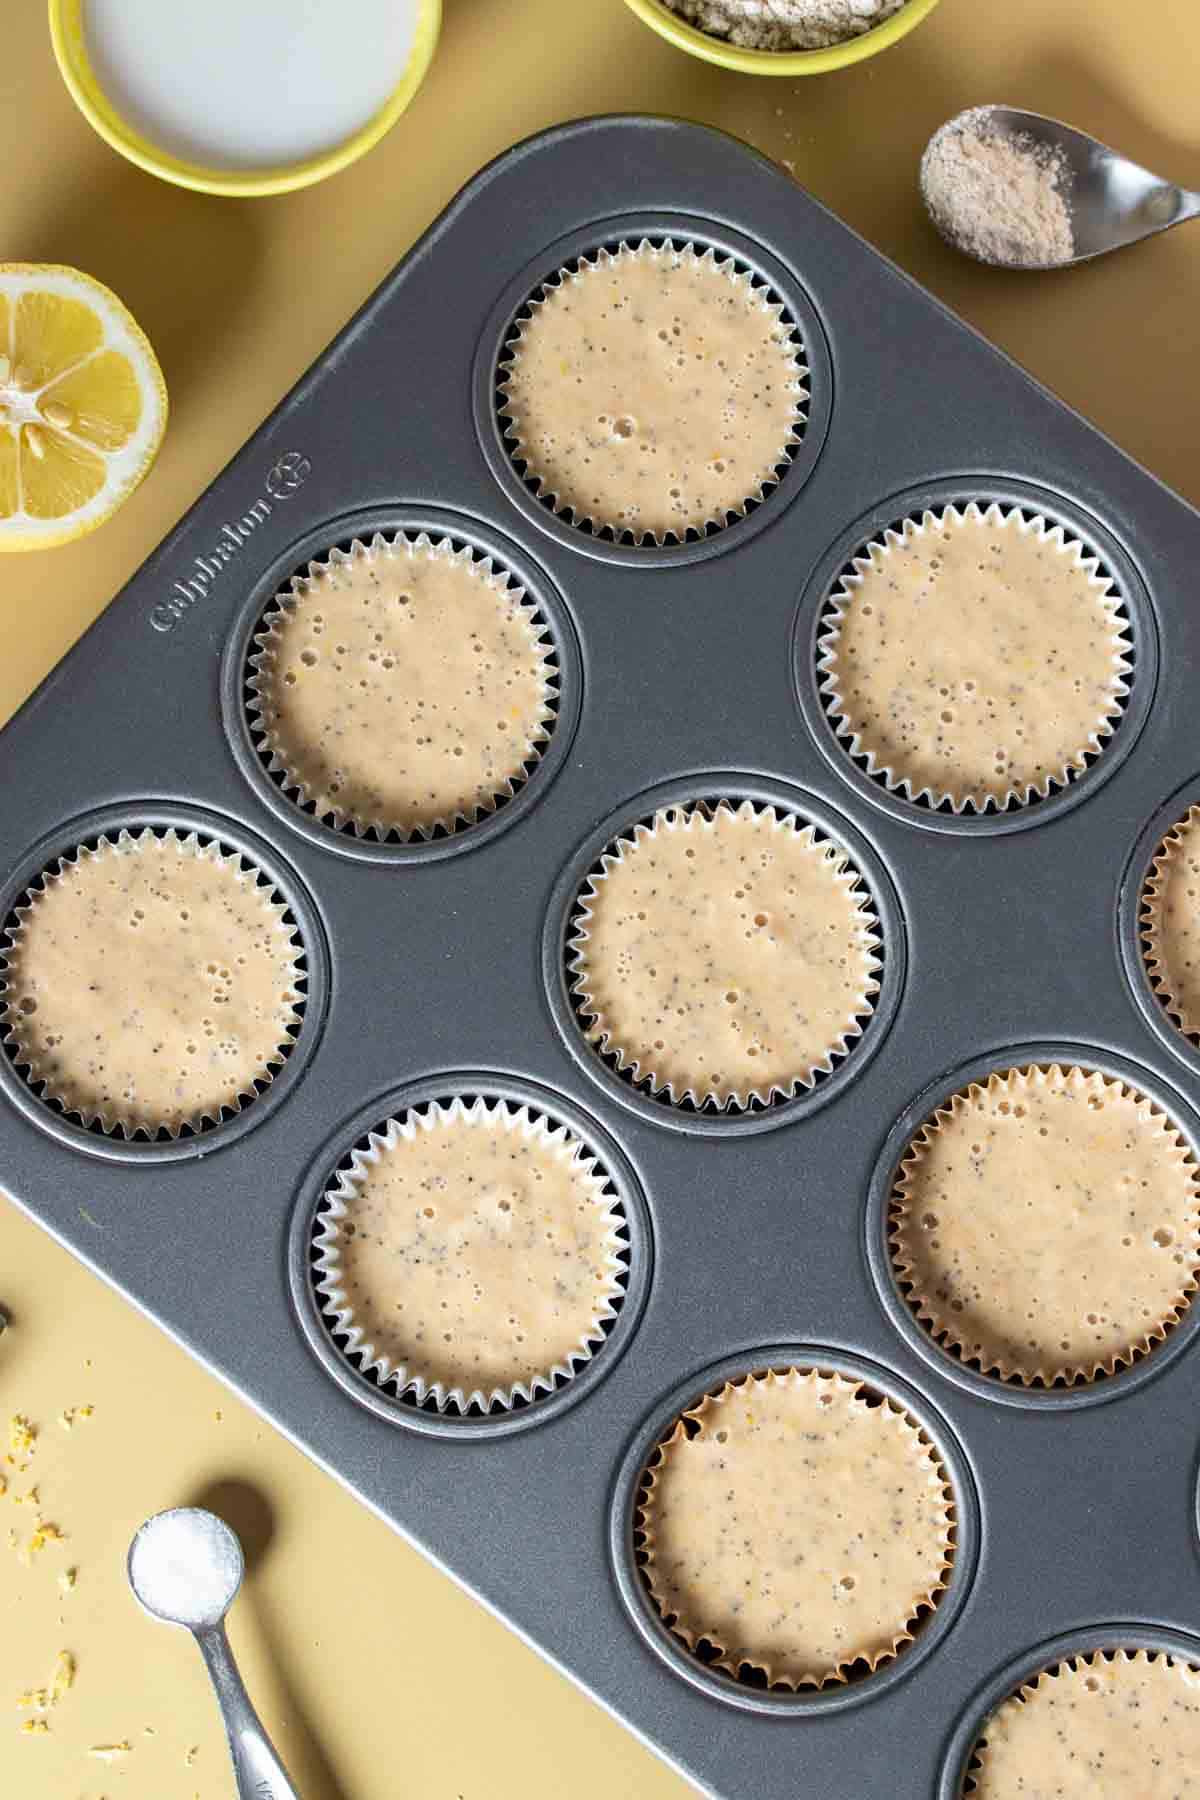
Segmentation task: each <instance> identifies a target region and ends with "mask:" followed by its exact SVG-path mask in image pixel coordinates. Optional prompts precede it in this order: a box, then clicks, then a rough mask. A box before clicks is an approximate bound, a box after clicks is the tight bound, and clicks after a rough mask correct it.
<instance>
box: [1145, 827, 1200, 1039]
mask: <svg viewBox="0 0 1200 1800" xmlns="http://www.w3.org/2000/svg"><path fill="white" fill-rule="evenodd" d="M1198 838H1200V804H1197V803H1195V802H1193V803H1192V805H1190V806H1189V807H1188V809H1187V811H1186V812H1185V813H1184V815H1183V817H1182V818H1181V819H1179V821H1178V822H1177V823H1176V824H1175V825H1173V826H1172V827H1171V829H1170V831H1168V832H1167V833H1166V835H1165V836H1164V837H1163V839H1162V841H1161V843H1160V844H1159V847H1158V849H1157V851H1156V852H1155V854H1154V856H1153V858H1152V860H1151V863H1150V867H1149V870H1148V871H1147V874H1146V878H1145V881H1144V883H1143V885H1142V890H1141V894H1140V896H1139V905H1138V911H1139V937H1140V941H1141V949H1142V955H1143V958H1144V961H1145V969H1146V976H1147V979H1148V980H1149V982H1150V986H1151V988H1152V989H1153V990H1154V993H1155V995H1156V996H1157V998H1158V1000H1159V1002H1160V1003H1161V1005H1162V1008H1163V1010H1164V1012H1165V1013H1166V1014H1167V1017H1168V1018H1169V1019H1170V1020H1171V1022H1172V1023H1173V1024H1174V1025H1175V1026H1176V1027H1177V1028H1178V1030H1179V1031H1180V1033H1181V1034H1182V1036H1183V1037H1184V1038H1186V1039H1187V1041H1188V1043H1190V1044H1191V1045H1192V1047H1193V1048H1194V1049H1200V1006H1198V1005H1197V1001H1196V998H1195V997H1194V996H1187V995H1185V994H1184V993H1183V992H1181V991H1180V990H1181V987H1182V985H1183V984H1182V983H1181V982H1180V981H1179V975H1180V973H1182V971H1181V970H1180V968H1179V962H1180V955H1179V954H1177V953H1176V952H1175V951H1174V950H1173V949H1172V947H1171V945H1170V944H1169V943H1168V942H1167V938H1168V935H1169V930H1168V926H1167V922H1166V912H1167V909H1168V907H1169V904H1170V890H1171V888H1172V886H1173V884H1174V882H1175V881H1176V880H1177V879H1178V877H1179V875H1180V873H1181V867H1182V866H1186V867H1187V868H1188V869H1190V870H1193V871H1194V869H1195V867H1196V865H1197V862H1200V852H1198V850H1197V840H1198ZM1184 897H1185V898H1187V899H1188V900H1190V901H1191V902H1192V910H1193V911H1194V914H1195V919H1196V931H1197V943H1198V944H1200V878H1198V882H1197V887H1196V888H1195V889H1191V890H1188V891H1187V893H1186V895H1185V896H1184ZM1183 960H1184V962H1185V965H1186V961H1187V959H1186V956H1184V957H1183Z"/></svg>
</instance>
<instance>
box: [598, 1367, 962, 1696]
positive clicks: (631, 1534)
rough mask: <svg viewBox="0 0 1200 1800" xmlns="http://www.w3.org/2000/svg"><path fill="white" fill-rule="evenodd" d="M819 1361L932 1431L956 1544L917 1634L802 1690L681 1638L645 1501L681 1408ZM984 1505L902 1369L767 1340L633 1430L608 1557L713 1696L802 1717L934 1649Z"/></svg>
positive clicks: (688, 1384) (676, 1662) (954, 1611)
mask: <svg viewBox="0 0 1200 1800" xmlns="http://www.w3.org/2000/svg"><path fill="white" fill-rule="evenodd" d="M786 1368H801V1369H803V1368H813V1369H817V1370H820V1371H821V1372H825V1373H830V1372H831V1373H834V1374H839V1375H845V1376H847V1377H848V1378H849V1379H850V1380H852V1381H857V1382H861V1383H862V1385H863V1386H864V1387H865V1388H867V1389H869V1390H870V1391H871V1392H872V1393H873V1394H877V1395H881V1396H882V1397H884V1398H885V1399H887V1400H891V1401H894V1402H895V1403H896V1405H898V1406H899V1407H900V1408H901V1409H902V1411H903V1412H905V1413H906V1414H907V1415H908V1417H909V1418H910V1419H911V1420H912V1421H913V1423H914V1424H916V1425H917V1426H918V1427H919V1428H920V1430H921V1432H922V1434H923V1435H924V1437H926V1438H927V1439H928V1441H929V1443H930V1445H931V1446H932V1448H933V1451H934V1453H935V1455H936V1456H937V1458H938V1461H939V1462H940V1464H941V1466H942V1468H943V1470H944V1472H945V1475H946V1478H947V1481H948V1484H949V1487H950V1491H951V1496H952V1500H953V1508H954V1516H953V1523H952V1543H953V1552H952V1556H951V1561H950V1567H949V1572H948V1574H947V1576H946V1584H945V1587H944V1588H943V1590H942V1592H941V1595H940V1597H939V1599H938V1601H937V1604H936V1605H935V1606H934V1607H933V1608H932V1609H931V1610H930V1611H929V1612H928V1614H927V1616H926V1617H925V1618H923V1619H922V1620H921V1621H920V1622H919V1624H918V1625H917V1628H916V1631H915V1632H914V1634H913V1636H912V1638H911V1640H910V1641H909V1642H908V1643H907V1644H905V1645H903V1646H902V1648H901V1649H900V1650H899V1651H897V1652H896V1654H895V1655H894V1656H892V1657H890V1658H889V1659H888V1661H887V1662H884V1663H880V1664H879V1666H878V1667H877V1668H876V1669H875V1670H874V1672H873V1673H871V1674H868V1675H862V1676H854V1675H852V1676H851V1677H850V1678H849V1679H848V1680H847V1681H846V1682H844V1683H842V1684H839V1685H837V1686H826V1687H822V1688H801V1689H796V1690H790V1689H778V1688H765V1687H758V1686H753V1685H751V1684H750V1683H749V1682H747V1681H744V1680H741V1679H739V1678H738V1677H736V1676H733V1675H727V1674H725V1673H724V1672H723V1671H722V1670H719V1669H716V1668H712V1667H709V1666H708V1665H707V1664H706V1663H705V1662H704V1661H703V1660H702V1659H701V1658H700V1657H699V1656H697V1655H696V1654H695V1653H694V1652H693V1651H690V1650H689V1649H688V1648H687V1646H686V1645H685V1644H684V1642H683V1640H682V1638H678V1637H676V1635H675V1633H674V1632H673V1631H672V1629H671V1627H670V1626H669V1625H668V1624H667V1623H666V1621H665V1619H664V1618H663V1616H662V1614H661V1613H660V1612H659V1610H658V1607H657V1605H656V1604H655V1601H654V1599H653V1597H652V1595H651V1593H650V1589H649V1587H648V1585H647V1583H646V1580H645V1577H644V1576H643V1574H642V1570H641V1564H640V1562H639V1560H638V1545H637V1510H638V1502H639V1495H640V1493H641V1489H642V1484H643V1479H644V1476H645V1473H646V1469H647V1466H648V1464H649V1462H650V1459H651V1457H652V1456H653V1454H654V1452H655V1450H656V1449H657V1447H658V1446H659V1444H661V1443H662V1442H663V1440H664V1439H665V1438H666V1437H668V1436H669V1435H670V1433H671V1431H672V1430H673V1429H674V1426H675V1424H676V1422H677V1420H678V1418H679V1416H680V1414H681V1413H684V1412H686V1411H687V1410H688V1408H689V1407H691V1406H694V1405H696V1404H697V1402H698V1401H700V1400H701V1399H702V1398H703V1397H704V1396H705V1395H706V1394H711V1393H717V1392H719V1391H720V1389H721V1388H723V1387H724V1386H725V1384H726V1383H727V1382H736V1381H739V1380H741V1379H743V1378H744V1377H745V1376H747V1375H764V1374H766V1373H767V1371H768V1370H770V1369H778V1370H782V1369H786ZM979 1539H980V1510H979V1498H978V1493H977V1489H976V1483H975V1478H974V1475H973V1473H972V1470H971V1466H970V1463H969V1461H968V1458H967V1454H966V1451H965V1450H964V1449H963V1447H962V1445H961V1444H960V1442H959V1440H958V1438H957V1436H956V1435H955V1433H954V1431H953V1430H952V1429H951V1427H950V1425H949V1424H948V1422H947V1421H946V1419H945V1418H944V1417H943V1416H942V1414H941V1413H940V1412H939V1411H938V1410H937V1409H936V1408H935V1407H934V1406H933V1405H932V1403H931V1402H930V1401H928V1400H927V1399H926V1398H925V1397H924V1395H923V1394H921V1393H919V1392H918V1390H917V1389H916V1388H914V1387H912V1386H911V1385H910V1384H909V1383H908V1382H907V1381H905V1380H903V1379H902V1378H901V1377H900V1376H899V1375H896V1374H893V1373H892V1371H891V1370H890V1369H888V1368H885V1367H883V1366H882V1365H881V1364H879V1363H875V1362H871V1361H869V1360H868V1359H867V1358H866V1357H863V1356H859V1355H857V1354H856V1353H855V1352H853V1351H848V1350H839V1349H833V1348H831V1347H830V1346H827V1345H824V1344H768V1345H766V1346H764V1347H763V1348H761V1349H755V1348H751V1349H748V1350H744V1351H742V1352H741V1353H740V1354H738V1355H733V1356H727V1357H724V1358H723V1359H722V1360H721V1361H720V1362H716V1363H712V1364H710V1365H709V1366H708V1367H707V1368H703V1369H700V1370H699V1371H698V1372H697V1373H696V1374H694V1375H691V1376H689V1377H688V1378H687V1379H686V1380H685V1381H681V1382H679V1383H678V1385H677V1386H675V1387H674V1388H672V1389H671V1391H670V1393H669V1394H666V1395H664V1396H663V1398H662V1399H661V1400H659V1401H658V1403H657V1404H656V1405H655V1407H654V1409H653V1411H652V1412H651V1413H650V1415H649V1417H648V1418H646V1419H645V1420H644V1421H643V1422H642V1424H641V1425H640V1426H639V1427H638V1429H637V1431H636V1432H635V1433H634V1436H633V1438H632V1439H631V1441H630V1443H629V1445H628V1447H627V1448H626V1451H625V1454H624V1456H623V1457H622V1459H621V1464H620V1467H619V1469H618V1472H617V1478H616V1482H615V1485H614V1487H613V1492H612V1497H611V1500H610V1504H609V1533H608V1541H609V1556H610V1558H611V1562H612V1569H613V1575H614V1578H615V1580H616V1583H617V1588H618V1591H619V1593H620V1595H621V1599H622V1601H623V1602H624V1604H625V1609H626V1611H627V1612H628V1614H629V1616H630V1618H631V1619H632V1621H633V1624H634V1626H635V1627H636V1629H637V1630H638V1632H639V1633H640V1635H641V1637H642V1638H643V1640H644V1641H645V1642H646V1643H647V1644H648V1645H649V1646H650V1648H651V1649H652V1650H653V1651H654V1652H655V1653H656V1654H657V1655H658V1656H660V1657H661V1658H662V1659H663V1661H664V1662H666V1663H667V1664H668V1665H669V1667H670V1668H671V1669H672V1670H673V1671H674V1672H675V1674H676V1675H679V1676H681V1677H682V1678H683V1679H684V1680H685V1681H687V1682H688V1683H690V1685H691V1686H692V1687H694V1688H698V1689H699V1690H700V1692H701V1693H703V1694H707V1695H708V1696H709V1698H710V1699H713V1700H720V1701H722V1702H724V1704H725V1705H727V1706H733V1707H737V1708H738V1709H740V1710H741V1711H743V1712H754V1713H765V1714H768V1715H773V1716H774V1717H776V1718H796V1717H797V1716H803V1715H812V1714H816V1713H830V1712H842V1711H844V1710H845V1709H846V1708H847V1707H852V1706H859V1705H861V1704H862V1703H863V1702H864V1701H866V1700H873V1699H875V1698H876V1697H877V1696H878V1695H881V1694H885V1693H887V1692H889V1691H890V1689H892V1688H893V1687H895V1685H896V1684H897V1682H900V1681H904V1680H905V1679H906V1678H907V1677H908V1675H909V1674H911V1673H912V1671H913V1670H914V1669H915V1668H917V1667H918V1666H919V1665H920V1664H921V1663H922V1662H924V1660H925V1659H926V1657H928V1656H931V1655H932V1654H933V1652H934V1651H935V1650H936V1649H937V1648H938V1647H939V1645H941V1644H942V1643H944V1641H945V1639H946V1637H947V1635H948V1633H949V1632H950V1631H951V1629H952V1628H953V1626H954V1623H955V1621H956V1620H957V1618H958V1616H959V1614H960V1612H961V1611H962V1608H963V1605H964V1603H965V1601H966V1598H967V1595H968V1593H969V1591H970V1588H971V1584H972V1582H973V1581H974V1578H975V1569H976V1564H977V1562H978V1558H979Z"/></svg>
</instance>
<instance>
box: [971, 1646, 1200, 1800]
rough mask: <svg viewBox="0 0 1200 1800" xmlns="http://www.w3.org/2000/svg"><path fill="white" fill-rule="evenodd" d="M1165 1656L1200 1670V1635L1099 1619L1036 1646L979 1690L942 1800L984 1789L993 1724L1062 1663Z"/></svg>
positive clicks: (1068, 1665) (1069, 1665) (1071, 1665)
mask: <svg viewBox="0 0 1200 1800" xmlns="http://www.w3.org/2000/svg"><path fill="white" fill-rule="evenodd" d="M1139 1654H1140V1655H1145V1656H1147V1657H1149V1658H1158V1657H1162V1658H1164V1659H1166V1660H1167V1661H1169V1662H1172V1663H1179V1664H1182V1665H1184V1666H1185V1667H1187V1668H1192V1669H1196V1670H1197V1671H1200V1638H1195V1637H1193V1636H1191V1635H1190V1634H1188V1633H1185V1632H1182V1631H1175V1630H1172V1629H1171V1628H1170V1627H1167V1626H1163V1625H1158V1624H1149V1623H1147V1622H1145V1621H1144V1620H1128V1621H1126V1622H1125V1623H1110V1622H1104V1623H1097V1624H1094V1625H1084V1626H1082V1627H1080V1628H1078V1629H1076V1630H1073V1631H1069V1632H1066V1633H1064V1634H1063V1635H1062V1636H1059V1637H1055V1638H1051V1639H1049V1640H1048V1641H1046V1642H1045V1643H1042V1644H1038V1645H1035V1646H1034V1647H1033V1648H1032V1649H1031V1650H1027V1651H1025V1652H1024V1653H1023V1654H1022V1655H1020V1656H1018V1657H1016V1658H1014V1660H1013V1661H1012V1662H1010V1663H1008V1664H1006V1665H1005V1667H1004V1668H1002V1669H1001V1670H999V1671H998V1673H997V1674H995V1675H994V1676H993V1677H992V1678H991V1679H990V1680H989V1681H988V1682H987V1683H986V1684H985V1685H984V1687H983V1688H982V1689H981V1690H980V1691H979V1692H978V1693H977V1694H976V1695H975V1697H974V1699H973V1700H972V1701H971V1703H970V1705H969V1707H968V1708H967V1710H966V1711H965V1713H964V1714H963V1716H962V1718H961V1719H960V1720H959V1723H958V1725H957V1727H956V1728H955V1730H954V1733H953V1736H952V1738H951V1740H950V1743H949V1746H948V1748H947V1751H946V1755H945V1758H944V1760H943V1763H942V1768H941V1774H940V1776H939V1779H938V1783H937V1792H936V1800H970V1796H972V1795H974V1794H977V1793H978V1792H979V1791H980V1789H979V1784H978V1781H977V1780H976V1777H977V1776H978V1775H979V1773H980V1772H981V1771H982V1767H983V1763H982V1759H981V1758H980V1757H979V1756H978V1755H977V1754H976V1752H977V1750H978V1749H979V1748H980V1742H981V1739H983V1738H984V1737H985V1736H986V1733H987V1727H988V1725H989V1723H990V1721H991V1720H992V1719H993V1718H994V1716H995V1715H996V1713H997V1712H998V1711H999V1709H1000V1708H1001V1707H1002V1706H1003V1705H1004V1703H1005V1702H1006V1701H1007V1700H1010V1699H1012V1698H1013V1697H1014V1696H1016V1695H1018V1694H1021V1693H1022V1692H1023V1691H1025V1690H1026V1689H1027V1688H1029V1686H1030V1685H1031V1684H1035V1683H1036V1682H1037V1681H1038V1680H1039V1679H1041V1678H1042V1677H1045V1676H1054V1675H1055V1674H1057V1673H1058V1672H1059V1670H1060V1669H1062V1668H1067V1669H1078V1668H1080V1667H1081V1666H1085V1665H1087V1664H1088V1663H1091V1662H1093V1661H1094V1660H1096V1659H1099V1658H1103V1659H1105V1660H1106V1661H1109V1662H1112V1661H1114V1660H1115V1659H1116V1658H1118V1657H1122V1656H1136V1655H1139Z"/></svg>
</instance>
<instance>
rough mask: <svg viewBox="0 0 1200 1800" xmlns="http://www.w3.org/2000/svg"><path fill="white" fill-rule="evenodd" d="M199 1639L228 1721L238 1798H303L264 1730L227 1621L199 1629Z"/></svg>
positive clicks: (244, 1799)
mask: <svg viewBox="0 0 1200 1800" xmlns="http://www.w3.org/2000/svg"><path fill="white" fill-rule="evenodd" d="M196 1642H197V1643H198V1644H199V1646H200V1653H201V1655H202V1656H203V1657H204V1662H205V1667H206V1668H207V1669H208V1673H209V1677H210V1679H211V1681H212V1684H213V1687H214V1689H215V1691H216V1696H217V1704H218V1705H219V1706H220V1708H221V1717H222V1718H223V1719H224V1721H225V1735H226V1737H227V1738H228V1740H229V1754H230V1756H231V1757H232V1758H233V1772H234V1776H235V1777H236V1780H237V1791H238V1800H300V1796H299V1794H298V1793H297V1791H296V1789H295V1787H294V1786H293V1785H292V1780H291V1777H290V1776H289V1774H288V1772H287V1770H286V1769H285V1768H284V1766H283V1764H282V1763H281V1762H280V1760H279V1758H278V1757H277V1756H276V1754H275V1751H274V1750H273V1748H272V1747H271V1740H270V1738H269V1737H268V1736H267V1734H266V1732H265V1731H264V1730H263V1727H262V1722H261V1720H260V1719H259V1716H258V1714H257V1713H256V1712H255V1710H254V1707H253V1706H252V1705H251V1703H250V1696H249V1694H248V1693H247V1692H246V1688H245V1684H244V1682H243V1681H242V1678H241V1676H240V1675H239V1673H238V1668H237V1664H236V1663H235V1662H234V1660H233V1651H232V1650H231V1649H230V1648H229V1639H228V1638H227V1637H226V1635H225V1627H224V1625H214V1626H212V1627H211V1628H210V1629H209V1630H207V1631H198V1632H197V1633H196Z"/></svg>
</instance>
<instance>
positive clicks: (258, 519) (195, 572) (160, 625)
mask: <svg viewBox="0 0 1200 1800" xmlns="http://www.w3.org/2000/svg"><path fill="white" fill-rule="evenodd" d="M311 474H312V464H311V462H310V461H309V460H308V458H307V456H303V455H301V453H300V451H299V450H288V451H287V452H286V453H285V454H284V455H283V456H281V457H280V458H279V461H278V462H277V463H274V464H273V465H272V467H271V469H270V470H269V471H268V474H267V479H266V481H265V482H264V483H263V486H264V489H265V492H264V493H262V494H261V495H260V496H259V498H258V499H257V500H256V501H255V502H254V504H253V505H252V506H251V507H250V508H249V509H248V510H247V511H246V512H244V513H243V514H242V516H241V518H240V519H236V520H234V521H232V522H231V521H229V520H228V519H227V520H226V521H225V523H224V524H223V525H222V527H221V536H220V538H219V539H218V541H217V542H216V543H215V544H214V545H213V546H212V548H211V549H210V550H209V552H208V554H207V555H205V556H197V557H196V558H195V559H194V561H193V563H192V573H191V574H190V575H185V576H184V578H183V580H182V581H177V582H176V583H175V584H174V586H173V587H172V589H171V592H170V593H169V594H168V595H167V597H166V599H165V600H160V601H159V602H158V605H157V606H153V607H151V609H150V624H151V626H152V627H153V629H154V630H155V631H172V630H174V628H175V626H176V625H177V624H178V623H179V621H180V619H182V617H183V615H184V614H185V613H186V612H189V611H190V610H191V608H192V607H193V606H195V604H196V602H197V601H198V600H204V599H206V598H207V596H208V591H209V589H210V588H211V587H212V584H213V582H214V581H215V580H216V579H217V576H218V575H219V574H220V573H221V571H222V569H224V568H225V567H226V565H227V564H228V563H231V562H232V561H233V559H234V557H235V556H236V555H237V553H238V551H239V550H240V549H241V548H242V546H243V545H244V544H245V542H246V540H247V539H248V538H249V536H250V535H251V533H252V532H254V531H257V530H258V527H259V526H260V525H264V524H265V523H266V521H267V520H268V519H269V518H270V516H271V514H272V513H273V512H274V511H275V508H276V507H277V506H278V505H279V504H280V502H281V501H284V500H287V499H289V498H290V497H291V495H293V494H294V493H295V492H296V489H297V488H301V487H303V486H304V483H305V482H306V481H307V480H308V477H309V476H310V475H311Z"/></svg>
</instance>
